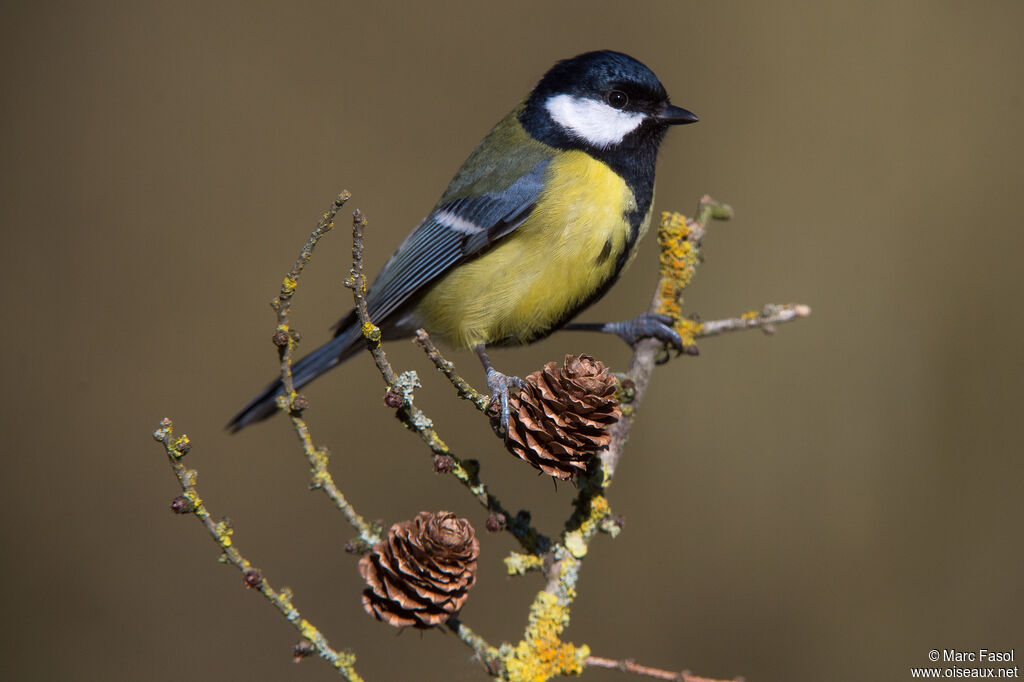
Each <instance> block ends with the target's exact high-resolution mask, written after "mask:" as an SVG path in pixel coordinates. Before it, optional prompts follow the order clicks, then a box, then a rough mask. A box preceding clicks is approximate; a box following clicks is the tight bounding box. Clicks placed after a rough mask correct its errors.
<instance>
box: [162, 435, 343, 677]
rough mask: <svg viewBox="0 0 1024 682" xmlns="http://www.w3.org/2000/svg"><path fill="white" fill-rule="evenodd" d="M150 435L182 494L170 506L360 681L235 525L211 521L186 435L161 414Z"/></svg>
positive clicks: (315, 646) (307, 636)
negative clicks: (252, 556) (187, 461)
mask: <svg viewBox="0 0 1024 682" xmlns="http://www.w3.org/2000/svg"><path fill="white" fill-rule="evenodd" d="M153 438H154V439H156V441H157V442H159V443H162V444H163V446H164V451H165V452H166V453H167V459H168V461H169V462H170V464H171V469H173V471H174V475H175V476H176V477H177V479H178V483H179V484H180V485H181V490H182V493H183V494H182V495H181V497H178V498H176V499H175V500H174V502H172V503H171V509H172V510H173V511H174V512H175V513H178V514H188V513H191V514H193V515H195V517H196V518H197V519H199V521H200V522H201V523H202V524H203V527H205V528H206V531H207V532H208V533H209V534H210V537H212V538H213V541H214V542H216V543H217V546H218V547H220V550H221V560H222V561H224V562H225V563H228V564H231V565H232V566H234V567H235V568H237V569H238V570H239V571H241V572H242V578H243V582H244V584H245V586H246V587H248V588H250V589H253V590H256V591H258V592H259V593H260V594H262V595H263V596H264V597H266V598H267V601H269V602H270V603H271V604H273V605H274V606H275V607H276V608H277V610H278V611H280V612H281V614H282V615H283V616H284V617H285V619H286V620H287V621H288V622H289V623H291V624H292V626H294V627H295V629H296V630H298V632H299V634H300V635H302V637H303V639H305V640H306V641H307V642H309V644H310V645H312V647H313V650H314V651H315V653H316V654H317V655H318V656H320V657H321V658H323V659H325V660H326V661H328V662H329V663H330V664H331V665H333V666H334V667H335V669H336V670H337V671H338V672H339V673H341V675H342V677H344V678H345V679H346V680H349V682H362V679H363V678H362V677H360V676H359V674H358V673H357V672H356V671H355V662H356V657H355V656H354V655H352V654H350V653H344V652H339V651H335V650H334V649H332V648H331V646H330V645H329V644H328V642H327V639H326V638H325V637H324V636H323V635H322V634H321V633H320V631H319V630H318V629H317V628H316V627H315V626H314V625H313V624H312V623H310V622H309V621H308V620H306V619H305V618H303V617H302V614H301V613H300V612H299V610H298V609H297V608H295V605H294V604H293V603H292V593H291V590H289V589H288V588H282V589H280V590H275V589H274V588H273V587H272V586H271V584H270V582H269V581H268V580H267V578H266V577H265V576H264V575H263V572H262V571H261V570H259V569H258V568H255V567H254V566H253V565H252V563H251V562H250V561H249V560H248V559H246V558H245V557H244V556H243V555H242V553H241V552H240V551H238V548H237V547H236V546H235V543H234V540H233V539H232V535H233V534H234V529H233V528H232V527H231V524H230V523H229V522H228V521H227V519H222V520H220V521H214V519H213V516H212V515H211V514H210V512H209V510H207V508H206V505H205V503H204V502H203V499H202V497H200V496H199V490H198V489H197V487H196V479H197V478H198V473H197V472H196V471H195V470H194V469H189V468H188V467H186V466H185V465H184V464H183V463H182V461H181V459H182V457H184V456H185V455H186V454H187V453H188V452H189V451H190V450H191V449H192V441H191V440H190V439H189V437H188V436H186V435H184V434H182V435H181V436H178V437H177V438H175V436H174V426H173V424H172V423H171V420H170V419H167V418H164V419H163V420H161V421H160V424H159V426H158V427H157V429H156V431H154V432H153Z"/></svg>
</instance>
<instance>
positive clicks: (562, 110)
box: [544, 94, 646, 149]
mask: <svg viewBox="0 0 1024 682" xmlns="http://www.w3.org/2000/svg"><path fill="white" fill-rule="evenodd" d="M544 107H545V108H546V109H547V110H548V113H549V114H551V118H552V120H554V121H555V123H557V124H558V125H560V126H562V127H563V128H565V129H566V130H567V131H569V132H570V133H571V134H573V135H575V136H576V137H580V138H582V139H584V140H586V141H587V142H589V143H590V144H592V145H594V146H595V147H599V148H600V149H606V148H608V147H610V146H612V145H613V144H618V143H619V142H622V138H624V137H625V136H626V135H628V134H629V133H631V132H633V131H634V130H636V129H637V127H639V125H640V124H641V123H643V122H644V118H646V117H645V116H644V115H643V114H641V113H637V112H635V111H622V110H620V109H614V108H612V107H610V106H608V105H607V104H605V103H604V102H600V101H598V100H596V99H588V98H585V97H574V96H573V95H564V94H563V95H555V96H554V97H549V98H548V101H547V102H545V103H544Z"/></svg>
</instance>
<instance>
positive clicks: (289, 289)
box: [281, 275, 299, 294]
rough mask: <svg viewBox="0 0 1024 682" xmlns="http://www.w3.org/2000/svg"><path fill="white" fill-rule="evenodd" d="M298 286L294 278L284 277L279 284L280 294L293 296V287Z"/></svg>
mask: <svg viewBox="0 0 1024 682" xmlns="http://www.w3.org/2000/svg"><path fill="white" fill-rule="evenodd" d="M297 286H299V281H298V280H297V279H295V278H294V277H289V276H287V275H286V276H285V278H284V280H283V281H282V282H281V293H283V294H293V293H295V287H297Z"/></svg>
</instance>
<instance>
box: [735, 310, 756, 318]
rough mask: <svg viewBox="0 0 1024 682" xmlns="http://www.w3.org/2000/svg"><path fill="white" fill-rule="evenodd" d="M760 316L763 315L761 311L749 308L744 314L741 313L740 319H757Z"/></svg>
mask: <svg viewBox="0 0 1024 682" xmlns="http://www.w3.org/2000/svg"><path fill="white" fill-rule="evenodd" d="M760 316H761V313H759V312H757V311H756V310H748V311H747V312H745V313H743V314H742V315H740V319H741V320H756V319H757V318H758V317H760Z"/></svg>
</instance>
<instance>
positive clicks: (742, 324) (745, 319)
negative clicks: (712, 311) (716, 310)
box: [694, 303, 811, 338]
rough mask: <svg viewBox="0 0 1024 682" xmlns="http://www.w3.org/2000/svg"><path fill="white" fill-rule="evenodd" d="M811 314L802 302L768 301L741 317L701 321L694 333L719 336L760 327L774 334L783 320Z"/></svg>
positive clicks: (786, 320) (787, 320) (766, 332)
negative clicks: (759, 310) (758, 308)
mask: <svg viewBox="0 0 1024 682" xmlns="http://www.w3.org/2000/svg"><path fill="white" fill-rule="evenodd" d="M810 314H811V307H810V306H807V305H803V304H801V303H788V304H784V305H780V304H777V303H767V304H765V306H764V308H762V309H761V312H757V311H756V310H749V311H747V312H745V313H743V314H742V315H740V316H739V317H729V318H726V319H724V320H711V321H710V322H701V323H700V328H699V329H698V330H697V333H696V334H694V336H695V337H696V338H706V337H708V336H718V335H719V334H725V333H726V332H737V331H743V330H746V329H760V330H761V331H763V332H764V333H765V334H774V333H775V325H777V324H782V323H783V322H792V321H794V320H798V319H800V318H801V317H807V316H808V315H810Z"/></svg>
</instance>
